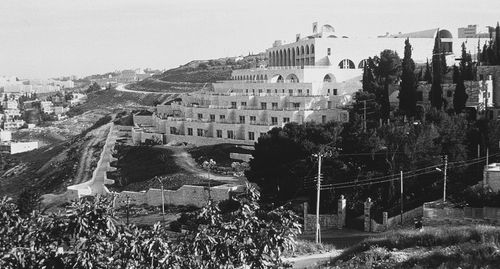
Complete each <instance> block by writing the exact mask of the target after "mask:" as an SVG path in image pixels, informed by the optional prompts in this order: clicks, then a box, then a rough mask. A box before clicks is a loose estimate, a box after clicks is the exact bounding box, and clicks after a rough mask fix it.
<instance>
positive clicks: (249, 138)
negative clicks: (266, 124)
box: [248, 132, 255, 140]
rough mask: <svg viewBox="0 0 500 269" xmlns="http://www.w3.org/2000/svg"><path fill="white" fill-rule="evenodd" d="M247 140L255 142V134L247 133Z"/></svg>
mask: <svg viewBox="0 0 500 269" xmlns="http://www.w3.org/2000/svg"><path fill="white" fill-rule="evenodd" d="M248 140H255V133H254V132H248Z"/></svg>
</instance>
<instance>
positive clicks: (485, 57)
mask: <svg viewBox="0 0 500 269" xmlns="http://www.w3.org/2000/svg"><path fill="white" fill-rule="evenodd" d="M481 63H483V65H489V60H488V46H487V45H486V43H484V45H483V51H482V53H481Z"/></svg>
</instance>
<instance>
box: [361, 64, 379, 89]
mask: <svg viewBox="0 0 500 269" xmlns="http://www.w3.org/2000/svg"><path fill="white" fill-rule="evenodd" d="M373 67H374V62H373V59H372V58H371V57H370V58H368V60H366V63H365V66H364V67H363V91H364V92H368V93H375V91H376V90H375V77H374V75H373Z"/></svg>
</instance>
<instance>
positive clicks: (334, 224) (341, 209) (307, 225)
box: [303, 195, 346, 231]
mask: <svg viewBox="0 0 500 269" xmlns="http://www.w3.org/2000/svg"><path fill="white" fill-rule="evenodd" d="M303 206H304V231H315V230H316V215H315V214H309V205H308V204H307V203H304V204H303ZM337 207H338V208H337V214H331V215H319V226H320V229H321V230H328V229H343V228H344V226H345V216H346V199H344V196H343V195H342V196H341V197H340V199H339V200H338V203H337Z"/></svg>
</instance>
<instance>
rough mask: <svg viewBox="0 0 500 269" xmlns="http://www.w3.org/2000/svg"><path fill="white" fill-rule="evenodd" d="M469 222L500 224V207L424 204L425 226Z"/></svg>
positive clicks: (464, 223) (466, 223)
mask: <svg viewBox="0 0 500 269" xmlns="http://www.w3.org/2000/svg"><path fill="white" fill-rule="evenodd" d="M468 224H492V225H500V208H495V207H482V208H473V207H464V208H454V207H452V206H451V205H441V206H440V205H438V206H436V202H433V203H425V204H424V217H423V225H425V226H442V225H468Z"/></svg>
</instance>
